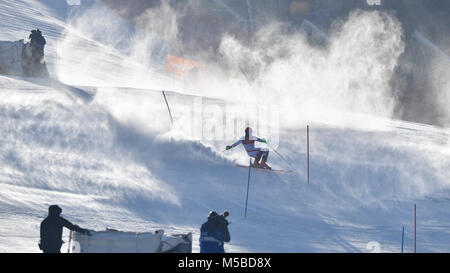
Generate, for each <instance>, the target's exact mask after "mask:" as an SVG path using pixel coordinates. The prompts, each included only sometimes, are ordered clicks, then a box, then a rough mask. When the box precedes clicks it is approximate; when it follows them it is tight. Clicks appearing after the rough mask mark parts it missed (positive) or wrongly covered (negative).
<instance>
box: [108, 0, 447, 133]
mask: <svg viewBox="0 0 450 273" xmlns="http://www.w3.org/2000/svg"><path fill="white" fill-rule="evenodd" d="M102 2H103V3H105V4H106V5H107V6H108V7H109V8H111V9H113V10H114V11H115V12H116V13H117V14H119V15H120V16H122V17H123V18H124V19H126V20H127V21H128V22H130V23H132V24H134V25H136V26H138V27H139V28H141V29H143V30H145V31H147V33H148V35H149V36H155V33H158V37H159V38H160V39H161V40H162V41H163V43H164V44H165V45H169V46H168V47H169V48H168V51H169V53H170V54H174V55H177V56H181V57H185V58H190V59H194V60H197V61H201V62H207V63H208V69H209V71H208V73H206V74H207V75H210V74H211V71H214V73H212V74H214V75H216V76H218V77H219V78H220V79H228V78H229V77H231V78H233V79H234V80H236V78H237V77H239V76H237V75H236V73H238V72H241V73H243V74H245V77H246V80H249V81H250V82H251V83H250V85H251V86H252V87H251V88H250V89H255V90H261V84H264V87H263V88H268V89H274V88H273V86H270V83H269V84H268V81H270V79H271V78H272V76H273V74H270V75H269V74H267V72H268V71H269V70H272V71H274V70H275V69H281V68H280V61H282V60H283V61H286V60H288V62H289V63H290V66H289V67H288V68H286V67H285V68H286V69H287V71H288V72H286V73H285V74H283V75H279V74H277V76H276V77H277V79H279V80H278V82H277V83H276V84H279V85H281V86H283V85H287V84H283V82H289V86H290V87H293V88H297V89H298V90H297V91H296V92H297V94H291V95H292V96H291V95H287V96H286V94H284V96H285V97H287V98H288V99H289V100H291V99H292V97H294V100H295V98H297V99H299V100H302V101H305V100H306V101H310V100H308V99H307V98H305V95H301V94H299V93H301V92H303V93H311V92H313V93H314V92H315V93H317V92H322V93H323V90H322V91H317V90H321V88H324V87H325V88H332V89H333V90H334V91H333V92H332V93H326V94H323V96H317V95H316V96H315V100H321V99H323V100H329V101H330V104H332V105H340V106H339V107H342V108H348V110H350V111H353V110H355V108H356V109H357V110H358V111H359V110H364V109H366V110H365V111H363V112H368V113H374V114H376V115H379V114H381V115H382V116H390V117H393V118H399V119H404V120H408V121H414V122H421V123H427V124H433V125H439V126H445V127H447V126H448V125H449V124H450V111H449V110H448V108H449V107H448V104H449V97H450V96H449V92H450V91H449V83H448V81H449V80H448V78H449V73H450V72H449V71H450V69H449V66H450V65H449V64H450V59H449V58H448V54H449V37H448V35H447V33H449V26H450V19H449V18H450V17H449V16H448V14H449V12H450V2H448V1H426V0H381V1H369V2H373V3H377V2H379V3H380V5H369V4H367V2H368V1H366V0H309V1H291V0H278V1H275V0H246V1H240V0H239V1H238V0H221V1H220V0H217V1H216V0H208V1H205V0H186V1H179V0H178V1H177V0H171V1H169V0H168V1H160V0H131V1H128V0H127V1H125V0H102ZM362 11H367V12H368V13H362ZM376 11H380V12H381V15H380V13H376ZM355 12H356V13H355ZM374 12H375V13H376V14H377V15H374ZM305 19H306V20H305ZM394 21H395V22H394ZM346 27H347V30H346V31H347V32H348V33H347V37H345V38H344V37H342V36H339V34H338V33H340V32H342V30H343V28H346ZM417 32H418V33H419V35H420V37H424V38H425V39H426V40H424V39H421V38H420V37H419V36H418V35H417ZM364 35H366V36H364ZM388 36H390V37H388ZM325 37H327V38H325ZM339 37H341V38H344V39H348V38H350V39H351V38H353V39H354V41H355V42H354V43H353V44H351V43H348V44H347V45H344V44H343V43H347V42H348V40H342V41H338V42H336V41H337V39H339ZM394 40H396V41H394ZM358 41H359V42H358ZM231 43H235V44H234V45H233V49H230V45H231ZM430 43H431V44H430ZM368 46H369V47H368ZM371 46H372V47H371ZM376 47H380V51H384V52H382V53H380V54H379V55H383V56H384V57H385V58H384V59H380V58H379V57H380V56H377V54H376V53H375V52H374V51H376ZM237 48H239V53H237V52H236V51H235V50H237ZM364 48H367V49H368V52H365V51H364ZM333 50H334V51H333ZM344 50H347V52H344ZM388 51H389V52H388ZM230 52H231V53H230ZM338 52H341V53H342V55H341V56H339V57H336V58H338V59H339V58H340V59H339V60H338V61H337V59H336V60H335V61H336V62H338V63H340V62H346V61H348V62H347V64H348V65H347V66H346V67H347V69H342V68H343V67H339V65H337V64H336V63H333V56H337V55H338ZM353 52H358V54H360V55H359V56H354V55H352V53H353ZM302 54H303V56H301V55H302ZM346 54H347V56H346ZM231 55H232V56H233V58H231ZM239 55H240V56H241V59H240V60H236V56H239ZM299 56H301V62H302V63H299V62H295V60H294V59H297V61H299V60H298V58H299ZM366 56H367V58H366V59H365V60H363V61H362V58H365V57H366ZM355 57H361V58H360V59H359V60H357V61H355V60H353V61H352V60H346V59H345V58H353V59H355ZM389 58H390V59H389ZM141 60H142V58H141ZM318 62H320V63H321V64H320V65H318V64H317V63H318ZM352 62H353V63H352ZM355 62H356V63H357V64H356V67H355V66H354V65H355V64H354V63H355ZM371 62H373V63H371ZM274 63H275V65H274ZM217 66H220V69H218V70H220V71H221V72H220V73H216V72H217V69H216V68H217ZM364 66H365V67H366V68H367V69H368V70H372V68H374V69H375V70H376V71H378V72H375V74H373V73H372V72H371V71H368V72H367V73H360V72H361V69H364ZM371 66H372V67H371ZM383 66H384V67H383ZM215 69H216V70H215ZM336 69H337V70H336ZM235 70H239V71H235ZM326 70H328V71H326ZM224 71H226V72H224ZM233 71H234V72H235V74H233ZM293 71H296V75H295V77H294V76H293V75H292V72H293ZM337 71H345V73H348V74H353V75H349V76H344V74H345V73H342V74H341V75H337V76H336V73H335V72H337ZM354 71H359V72H358V73H356V74H355V73H354ZM197 72H198V71H197ZM322 72H323V73H322ZM223 73H225V74H227V75H225V76H224V75H223ZM228 73H230V74H228ZM287 74H288V75H287ZM311 74H315V75H316V76H313V77H311ZM331 74H333V76H331ZM196 76H197V77H204V74H202V73H201V72H200V73H197V75H196ZM241 76H242V75H241ZM283 76H284V78H283ZM280 77H281V78H280ZM324 77H327V78H328V79H329V81H340V84H338V83H336V84H331V83H329V84H325V86H321V87H317V86H316V87H314V85H317V83H315V82H314V81H317V80H318V79H324ZM342 77H344V78H345V77H346V78H347V79H342ZM357 77H369V78H370V77H372V79H370V81H372V83H369V84H366V83H365V81H366V80H367V79H364V78H359V79H356V78H357ZM348 78H352V79H348ZM258 80H262V82H261V81H259V85H258V86H257V87H256V86H255V82H258ZM197 81H198V79H197ZM220 81H221V80H216V81H215V82H220ZM292 81H296V83H294V85H292ZM191 82H195V80H191ZM200 82H202V80H200ZM205 85H209V86H210V88H213V87H212V86H213V85H214V84H213V83H211V82H206V83H205V82H203V84H202V83H199V84H198V85H197V86H196V87H197V88H198V89H202V88H205ZM231 85H232V86H233V83H231ZM244 85H245V83H235V84H234V86H233V88H236V89H240V90H244V89H248V86H247V87H244ZM268 85H269V86H268ZM362 85H365V86H362ZM194 89H195V88H194ZM278 89H279V90H271V91H270V92H266V93H264V94H270V96H264V97H268V98H272V97H273V96H277V95H278V97H279V96H281V94H280V93H281V92H283V91H281V89H284V88H281V87H280V88H278ZM300 89H301V91H299V90H300ZM242 92H244V91H242ZM252 92H254V91H252ZM277 92H278V94H277ZM284 92H286V90H284ZM349 92H350V93H364V95H363V97H364V98H362V99H361V98H360V99H356V100H354V98H353V96H352V97H351V98H349V97H347V98H346V100H348V101H349V103H350V105H349V104H348V103H342V101H339V102H337V101H336V100H334V99H333V98H329V97H330V95H331V97H333V96H334V95H336V96H340V97H342V96H348V93H349ZM342 93H344V95H343V94H342ZM369 93H371V94H369ZM235 95H239V92H237V94H235ZM357 96H360V97H361V96H362V95H361V94H360V95H357ZM374 96H375V97H376V98H377V99H375V101H374ZM259 98H261V96H259ZM361 100H362V101H361ZM367 100H370V101H373V102H375V105H368V104H367V103H366V102H367ZM319 103H323V102H319ZM358 104H359V106H358ZM324 105H327V103H324ZM327 106H329V105H327ZM368 108H369V109H368ZM381 108H383V109H381Z"/></svg>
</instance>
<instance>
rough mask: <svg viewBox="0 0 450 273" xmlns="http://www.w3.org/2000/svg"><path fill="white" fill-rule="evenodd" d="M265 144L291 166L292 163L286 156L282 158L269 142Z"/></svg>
mask: <svg viewBox="0 0 450 273" xmlns="http://www.w3.org/2000/svg"><path fill="white" fill-rule="evenodd" d="M266 144H267V146H269V148H270V149H272V150H273V151H274V152H275V153H277V155H279V156H280V157H281V159H283V160H284V161H285V162H286V163H287V164H289V166H292V164H291V163H290V162H289V161H288V160H287V159H286V158H284V157H283V156H282V155H281V154H280V153H279V152H278V151H277V150H275V148H274V147H272V146H271V145H270V144H269V143H266Z"/></svg>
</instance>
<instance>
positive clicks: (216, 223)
mask: <svg viewBox="0 0 450 273" xmlns="http://www.w3.org/2000/svg"><path fill="white" fill-rule="evenodd" d="M228 215H229V213H228V211H225V212H224V213H223V214H222V215H218V214H217V212H215V211H211V212H210V213H209V216H208V220H207V221H206V222H205V223H204V224H203V225H202V227H201V229H200V253H225V248H224V243H228V242H229V241H230V232H229V231H228V221H227V220H226V219H225V218H226V217H227V216H228Z"/></svg>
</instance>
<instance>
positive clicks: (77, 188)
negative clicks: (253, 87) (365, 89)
mask: <svg viewBox="0 0 450 273" xmlns="http://www.w3.org/2000/svg"><path fill="white" fill-rule="evenodd" d="M54 2H58V3H57V4H56V3H54ZM61 2H63V1H61ZM61 2H60V1H44V0H41V1H38V0H30V1H21V0H0V10H1V11H2V12H1V15H0V16H1V17H0V18H1V19H2V20H0V30H1V31H0V33H1V34H0V39H1V40H18V39H22V38H26V37H27V36H28V32H29V30H30V29H31V28H37V27H39V28H40V29H41V30H42V31H43V33H44V35H45V37H46V38H47V41H48V47H47V48H46V61H47V63H48V65H49V70H50V73H51V74H52V75H53V76H54V77H55V78H59V79H60V80H62V81H63V82H64V83H62V82H59V81H56V80H42V79H26V78H18V77H5V76H1V75H0V86H1V91H0V135H1V137H0V139H1V140H0V166H1V167H0V219H1V222H2V225H0V251H1V252H39V249H38V247H37V241H38V236H39V224H40V221H42V220H43V218H44V217H46V215H47V208H48V205H50V204H58V205H60V206H61V207H62V208H63V216H64V217H66V218H67V219H69V220H70V221H72V222H74V223H76V224H79V225H80V226H82V227H86V228H90V229H95V230H104V229H105V228H106V227H109V228H114V229H119V230H126V231H137V232H140V231H152V230H156V229H164V230H165V232H166V233H169V234H170V233H186V232H192V233H193V235H194V236H193V237H194V241H193V250H194V252H199V246H198V238H199V228H200V225H201V224H202V223H203V222H204V221H205V220H206V216H207V214H208V212H209V211H210V210H217V211H218V212H221V211H223V210H225V209H227V210H229V211H230V216H229V221H230V222H231V224H230V226H229V228H230V233H231V242H230V243H229V244H226V245H225V249H226V251H227V252H369V251H371V250H373V249H371V248H370V246H371V245H373V244H372V242H377V243H378V244H379V247H380V248H379V249H375V250H380V251H381V252H400V244H401V230H402V226H405V252H413V251H414V237H413V236H414V234H413V230H414V219H413V216H414V214H413V213H414V211H413V209H414V204H417V217H418V218H417V250H418V252H450V236H449V235H450V210H449V206H450V197H449V196H450V195H449V194H450V182H449V181H448V178H449V177H450V168H449V167H450V142H449V139H450V130H449V129H443V128H437V127H433V126H428V125H421V124H414V123H408V122H403V121H396V120H390V119H386V118H377V117H374V116H367V115H358V114H354V113H347V114H342V115H341V116H340V119H342V120H345V122H342V123H339V122H326V121H323V120H321V119H320V118H315V119H313V118H311V119H310V118H309V117H305V119H304V120H303V121H300V122H296V123H292V122H290V121H285V122H281V123H280V126H279V135H278V139H279V141H278V143H279V144H278V145H277V146H276V148H277V150H278V151H279V152H280V153H281V154H283V155H284V156H286V157H287V158H288V159H289V160H290V162H292V164H293V166H292V168H291V167H290V166H289V165H287V164H285V163H284V162H283V161H282V160H281V158H279V157H278V156H277V155H276V154H275V153H274V152H271V153H270V156H269V163H270V164H271V165H272V167H274V168H277V169H292V170H293V173H292V174H277V173H268V172H261V171H252V172H251V182H250V192H249V203H248V212H247V218H244V206H245V197H246V190H247V175H248V170H246V169H243V168H237V167H236V166H235V164H236V163H239V164H248V161H247V160H248V158H247V156H246V155H245V152H244V151H243V149H242V147H236V148H235V149H233V150H231V151H230V152H226V153H224V152H222V151H223V149H224V147H225V146H226V145H229V144H231V143H228V142H227V141H225V140H221V139H215V140H206V139H203V138H198V137H196V136H194V135H191V134H189V132H188V131H186V130H185V127H183V125H185V122H186V117H185V115H184V114H185V112H183V111H185V110H186V108H187V109H188V110H189V109H197V108H196V107H197V106H198V104H197V103H198V99H199V98H200V97H195V96H193V95H191V94H186V93H184V92H183V91H182V90H179V89H177V86H176V84H175V83H174V82H173V80H171V79H168V78H167V77H166V76H164V75H161V74H158V73H157V72H155V71H153V70H151V69H149V68H147V67H146V66H142V65H140V64H138V63H136V62H135V61H132V60H128V59H126V57H124V56H123V54H122V53H120V52H119V51H117V50H116V49H109V50H108V52H107V54H106V56H105V54H103V53H104V52H105V48H108V46H107V45H105V44H104V43H102V42H99V41H95V40H91V39H90V38H88V37H83V36H82V35H81V34H80V33H76V32H75V31H74V32H71V29H70V27H69V26H67V25H66V22H65V20H66V15H67V12H69V10H70V8H71V7H68V6H66V5H64V3H61ZM67 32H69V33H70V34H71V35H78V36H77V37H78V38H77V40H76V42H73V43H70V44H69V46H70V48H71V49H72V50H73V51H72V50H71V51H69V52H94V54H93V55H95V52H102V54H101V59H100V58H99V60H95V59H94V61H99V62H100V61H101V63H100V64H98V66H91V65H89V63H88V64H84V63H83V64H81V65H80V63H77V56H80V55H77V54H76V53H74V54H73V55H71V54H67V52H66V54H63V56H64V58H63V61H60V60H59V58H57V57H56V56H57V54H58V53H57V48H58V47H59V46H57V44H58V43H63V44H65V45H67V39H66V35H67ZM59 54H61V52H59ZM88 59H89V58H88ZM78 61H80V60H78ZM80 62H81V61H80ZM103 64H104V65H105V67H107V66H108V67H110V69H109V70H108V71H105V70H104V69H99V67H101V68H103ZM74 67H75V68H77V69H75V70H72V69H73V68H74ZM80 67H83V68H85V70H80V69H79V68H80ZM129 68H133V69H132V72H133V73H132V72H130V71H129ZM96 70H99V71H96ZM127 71H128V72H127ZM136 71H138V72H139V71H140V72H141V73H135V72H136ZM73 73H78V74H75V75H76V76H74V77H67V75H72V74H73ZM127 73H128V74H127ZM78 75H79V77H77V76H78ZM142 75H150V76H148V77H143V76H142ZM58 76H61V77H58ZM64 76H66V79H65V78H64ZM128 76H129V77H128ZM137 79H145V80H137ZM67 84H71V85H67ZM87 86H90V87H87ZM161 89H166V90H175V91H177V92H168V93H167V99H168V101H169V102H170V104H171V109H172V111H173V116H174V119H175V125H174V127H172V126H171V124H170V118H169V116H168V113H167V108H166V105H165V101H164V98H163V97H162V95H161V92H160V90H161ZM200 99H201V100H202V103H203V105H205V104H206V105H208V104H215V103H216V104H219V105H222V104H225V103H226V102H224V101H223V100H217V99H211V98H207V97H203V98H200ZM283 111H286V113H289V111H288V110H285V109H281V113H280V116H281V117H283V114H284V112H283ZM307 124H308V125H310V128H311V129H310V130H311V131H310V143H311V147H310V152H311V158H310V159H311V169H310V170H311V180H310V183H309V184H308V182H307V181H306V125H307ZM243 129H244V128H242V130H241V131H243ZM255 134H258V132H257V131H255ZM270 141H271V139H269V142H270ZM67 235H68V232H67V230H66V231H65V232H64V236H65V241H67ZM65 247H67V246H66V244H65V245H63V249H62V251H64V250H65ZM368 247H369V248H368Z"/></svg>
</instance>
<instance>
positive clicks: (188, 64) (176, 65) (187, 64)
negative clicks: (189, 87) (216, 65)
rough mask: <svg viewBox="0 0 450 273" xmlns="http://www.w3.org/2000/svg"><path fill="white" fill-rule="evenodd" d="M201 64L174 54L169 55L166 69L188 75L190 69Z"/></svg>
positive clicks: (180, 74)
mask: <svg viewBox="0 0 450 273" xmlns="http://www.w3.org/2000/svg"><path fill="white" fill-rule="evenodd" d="M200 66H201V64H200V63H198V62H194V61H191V60H188V59H183V58H180V57H177V56H174V55H167V61H166V70H167V71H168V72H170V73H174V74H177V75H179V76H183V77H184V76H186V75H187V74H188V73H189V71H191V70H192V69H193V68H195V67H200Z"/></svg>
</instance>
